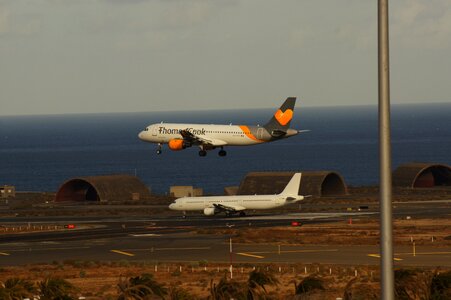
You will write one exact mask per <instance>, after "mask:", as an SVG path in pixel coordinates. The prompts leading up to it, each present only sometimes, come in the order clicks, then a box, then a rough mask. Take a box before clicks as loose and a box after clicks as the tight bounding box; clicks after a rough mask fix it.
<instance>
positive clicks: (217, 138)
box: [138, 97, 308, 156]
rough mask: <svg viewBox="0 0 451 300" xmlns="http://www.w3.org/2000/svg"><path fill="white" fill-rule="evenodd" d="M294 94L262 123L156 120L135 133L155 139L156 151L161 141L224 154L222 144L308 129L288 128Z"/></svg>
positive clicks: (175, 147)
mask: <svg viewBox="0 0 451 300" xmlns="http://www.w3.org/2000/svg"><path fill="white" fill-rule="evenodd" d="M295 103H296V97H289V98H287V99H286V100H285V102H284V103H283V104H282V106H281V107H280V108H279V109H278V110H277V111H276V112H275V114H274V115H273V116H272V118H271V120H270V121H269V122H268V123H266V124H265V125H264V126H250V125H232V124H230V125H210V124H177V123H163V122H161V123H157V124H152V125H149V126H147V127H146V128H145V129H144V130H143V131H141V132H140V133H139V134H138V137H139V138H140V139H141V140H142V141H145V142H150V143H157V144H158V148H157V154H161V152H162V150H161V148H162V145H163V144H168V146H169V149H171V150H173V151H179V150H183V149H186V148H189V147H191V146H198V147H199V148H200V151H199V156H206V155H207V151H208V150H213V149H216V148H220V149H221V150H220V151H219V152H218V154H219V156H226V155H227V152H226V151H225V150H224V147H225V146H247V145H256V144H261V143H267V142H272V141H277V140H280V139H283V138H287V137H290V136H294V135H297V134H298V133H300V132H304V131H308V130H300V131H298V130H295V129H291V128H290V122H291V119H292V118H293V111H294V105H295Z"/></svg>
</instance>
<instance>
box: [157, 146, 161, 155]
mask: <svg viewBox="0 0 451 300" xmlns="http://www.w3.org/2000/svg"><path fill="white" fill-rule="evenodd" d="M161 152H162V151H161V144H160V143H158V148H157V154H158V155H160V154H161Z"/></svg>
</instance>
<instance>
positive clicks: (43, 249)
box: [7, 247, 91, 252]
mask: <svg viewBox="0 0 451 300" xmlns="http://www.w3.org/2000/svg"><path fill="white" fill-rule="evenodd" d="M89 248H91V247H58V248H24V249H9V250H7V251H9V252H31V251H55V250H73V249H89Z"/></svg>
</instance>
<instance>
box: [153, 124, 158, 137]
mask: <svg viewBox="0 0 451 300" xmlns="http://www.w3.org/2000/svg"><path fill="white" fill-rule="evenodd" d="M157 131H158V128H157V126H153V127H152V135H153V136H157Z"/></svg>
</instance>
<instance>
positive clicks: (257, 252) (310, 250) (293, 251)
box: [248, 249, 338, 254]
mask: <svg viewBox="0 0 451 300" xmlns="http://www.w3.org/2000/svg"><path fill="white" fill-rule="evenodd" d="M337 251H338V249H309V250H281V251H280V252H279V251H251V252H248V253H255V254H272V253H273V254H274V253H276V254H278V253H280V254H282V253H315V252H337Z"/></svg>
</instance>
